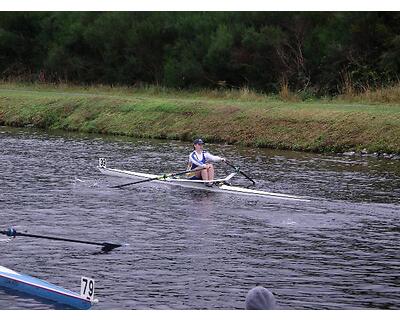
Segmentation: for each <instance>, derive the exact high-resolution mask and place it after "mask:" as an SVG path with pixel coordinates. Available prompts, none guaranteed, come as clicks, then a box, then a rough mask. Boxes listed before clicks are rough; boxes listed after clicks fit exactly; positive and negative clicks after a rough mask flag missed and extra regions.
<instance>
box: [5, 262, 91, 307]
mask: <svg viewBox="0 0 400 320" xmlns="http://www.w3.org/2000/svg"><path fill="white" fill-rule="evenodd" d="M82 280H84V281H86V284H87V286H86V287H85V288H84V289H85V291H87V292H89V290H87V289H89V284H90V296H91V297H93V294H94V282H93V280H92V279H88V278H82ZM0 287H4V288H7V289H12V290H16V291H19V292H22V293H25V294H29V295H32V296H36V297H40V298H44V299H47V300H51V301H54V302H57V303H60V304H63V305H67V306H69V307H71V308H74V309H81V310H85V309H90V308H91V307H92V304H93V303H95V302H96V300H92V299H91V298H90V297H89V296H88V295H86V296H85V295H82V287H83V286H81V295H79V294H77V293H75V292H73V291H70V290H67V289H64V288H62V287H59V286H56V285H54V284H51V283H49V282H47V281H44V280H40V279H38V278H34V277H31V276H28V275H24V274H21V273H18V272H16V271H14V270H11V269H8V268H6V267H3V266H0Z"/></svg>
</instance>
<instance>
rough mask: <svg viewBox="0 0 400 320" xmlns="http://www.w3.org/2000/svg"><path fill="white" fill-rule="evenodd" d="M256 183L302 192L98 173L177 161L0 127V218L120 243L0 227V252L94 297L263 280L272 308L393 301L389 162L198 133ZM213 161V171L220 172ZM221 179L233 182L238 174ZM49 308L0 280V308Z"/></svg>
mask: <svg viewBox="0 0 400 320" xmlns="http://www.w3.org/2000/svg"><path fill="white" fill-rule="evenodd" d="M206 146H207V148H208V150H209V151H211V152H212V153H214V154H217V155H221V156H224V157H226V158H228V159H230V160H231V161H232V162H234V163H235V164H237V165H239V166H240V168H241V169H242V170H243V171H245V172H247V173H248V174H249V175H250V176H251V177H253V178H254V179H255V180H256V181H257V188H259V189H263V190H267V191H273V192H283V193H289V194H294V195H300V196H305V197H308V198H310V199H312V201H311V202H308V203H304V202H292V201H284V200H272V199H270V200H268V199H263V200H257V199H250V198H247V197H239V196H235V195H227V194H221V193H211V192H204V191H201V190H200V191H199V190H190V189H186V188H180V187H176V186H175V187H169V186H165V185H160V184H150V183H149V184H142V185H136V186H132V187H130V188H126V189H125V190H119V189H110V188H108V186H110V185H114V184H118V183H121V182H126V180H123V179H119V178H113V177H106V176H102V175H101V174H100V172H99V171H98V170H97V169H96V166H97V159H98V158H99V157H104V158H107V159H108V166H109V167H114V168H124V169H129V170H134V171H140V172H148V173H168V172H174V171H181V170H184V169H185V167H186V161H187V156H188V154H189V152H190V151H191V145H190V144H187V143H182V142H177V141H159V140H137V139H136V140H135V139H131V138H124V137H111V136H99V135H82V134H68V133H46V132H42V131H37V130H27V129H11V128H7V127H0V180H1V184H0V205H1V213H0V218H1V220H0V221H1V223H0V228H1V229H6V228H7V227H9V226H14V227H16V228H17V230H19V231H27V232H31V233H35V234H40V233H43V234H46V235H53V236H61V237H70V238H76V239H83V240H89V241H99V242H103V241H109V242H121V243H128V244H129V246H126V247H122V248H119V249H116V250H114V251H112V252H110V253H108V254H99V252H100V249H99V248H97V247H92V246H88V245H79V244H70V243H63V242H51V241H48V240H41V239H30V238H25V239H24V238H16V239H14V240H12V241H10V242H5V241H4V240H6V238H5V237H2V238H0V250H1V251H0V252H1V254H0V265H3V266H5V267H8V268H11V269H14V270H16V271H19V272H21V273H27V274H30V275H32V276H36V277H39V278H41V279H45V280H48V281H50V282H52V283H54V284H57V285H61V286H63V287H65V288H68V289H71V290H74V291H79V289H80V276H81V275H85V276H89V277H93V278H94V279H95V280H96V295H97V298H98V299H99V300H100V303H99V304H97V305H96V306H95V307H94V309H242V308H243V307H244V300H245V296H246V293H247V291H248V290H249V289H251V288H252V287H254V286H255V285H257V284H260V285H263V286H265V287H267V288H269V289H270V290H271V291H272V292H273V293H274V294H275V296H276V299H277V302H278V304H279V307H280V308H282V309H360V308H362V309H365V308H379V309H386V308H388V309H398V308H399V307H400V302H399V301H400V259H399V258H400V254H399V249H398V247H399V235H400V215H399V208H400V200H399V199H400V197H399V196H400V182H399V181H400V162H399V161H395V160H387V159H373V158H352V157H339V156H337V155H318V154H307V153H297V152H285V151H272V150H266V149H252V148H239V147H235V146H228V145H217V144H207V145H206ZM230 172H231V170H230V168H229V167H227V166H225V165H223V164H220V165H217V173H218V176H221V177H222V176H224V175H226V174H228V173H230ZM234 182H235V183H237V184H242V185H246V184H247V181H246V180H245V179H244V178H243V177H238V178H235V181H234ZM54 308H63V307H62V306H57V305H54V304H48V303H46V302H45V301H41V300H37V299H32V298H31V297H28V296H21V295H17V294H15V293H14V292H9V291H7V292H6V291H4V290H0V309H54Z"/></svg>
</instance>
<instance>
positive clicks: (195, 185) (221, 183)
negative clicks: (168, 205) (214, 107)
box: [97, 158, 310, 201]
mask: <svg viewBox="0 0 400 320" xmlns="http://www.w3.org/2000/svg"><path fill="white" fill-rule="evenodd" d="M97 168H98V169H99V170H100V172H101V173H102V174H105V175H108V176H114V177H121V178H129V179H133V180H140V179H154V180H153V181H152V182H157V183H163V184H169V185H178V186H181V187H186V188H192V189H201V190H206V191H211V192H223V193H231V194H236V195H242V196H243V195H244V196H254V197H262V198H269V199H279V200H289V201H310V200H309V199H305V198H304V197H301V196H294V195H289V194H284V193H274V192H267V191H262V190H254V189H248V188H243V187H238V186H232V185H229V181H230V180H231V179H232V178H233V177H234V176H235V175H236V172H234V173H231V174H230V175H228V176H227V177H225V178H222V179H215V180H209V181H204V180H190V179H179V178H175V177H171V178H165V179H164V178H160V177H162V176H159V175H154V174H148V173H141V172H134V171H128V170H120V169H112V168H108V167H107V166H106V161H105V159H104V158H101V159H99V166H98V167H97ZM205 183H212V187H209V186H206V185H205Z"/></svg>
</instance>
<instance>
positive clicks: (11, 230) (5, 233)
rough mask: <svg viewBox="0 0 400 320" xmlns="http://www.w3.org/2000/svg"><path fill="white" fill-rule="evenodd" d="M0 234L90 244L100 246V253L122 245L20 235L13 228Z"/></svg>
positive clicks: (0, 231) (26, 234) (20, 233)
mask: <svg viewBox="0 0 400 320" xmlns="http://www.w3.org/2000/svg"><path fill="white" fill-rule="evenodd" d="M0 234H4V235H6V236H9V237H14V238H15V237H17V236H18V237H30V238H39V239H49V240H56V241H67V242H75V243H84V244H91V245H96V246H101V247H102V248H101V251H104V252H109V251H111V250H113V249H115V248H118V247H121V246H122V244H115V243H109V242H102V243H100V242H92V241H83V240H75V239H66V238H56V237H49V236H42V235H37V234H29V233H22V232H17V230H15V229H13V228H9V229H8V230H5V231H2V230H0Z"/></svg>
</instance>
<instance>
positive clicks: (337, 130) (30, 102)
mask: <svg viewBox="0 0 400 320" xmlns="http://www.w3.org/2000/svg"><path fill="white" fill-rule="evenodd" d="M0 124H3V125H11V126H26V125H33V126H36V127H40V128H45V129H63V130H70V131H81V132H98V133H107V134H119V135H126V136H132V137H144V138H164V139H181V140H186V141H188V140H192V139H193V138H194V137H197V136H201V137H203V138H205V139H206V140H207V141H218V142H227V143H235V144H241V145H248V146H256V147H270V148H280V149H292V150H304V151H318V152H331V151H333V152H338V151H346V150H361V149H364V148H366V149H367V150H368V151H370V152H375V151H381V152H393V153H400V142H399V140H400V139H398V137H400V103H395V102H393V101H392V100H391V101H390V102H388V103H378V102H376V101H375V100H373V101H372V100H371V101H366V102H360V100H357V99H349V100H344V98H343V97H340V98H338V99H321V100H316V99H314V100H308V101H283V100H281V99H279V97H278V96H267V95H262V94H257V93H254V92H250V91H248V90H247V91H246V90H226V91H215V90H214V91H213V90H201V91H178V90H169V89H163V88H156V87H149V88H136V89H134V88H125V87H118V88H111V87H105V86H97V87H87V88H86V87H74V86H52V85H37V84H34V85H32V84H31V85H22V84H12V83H3V84H0Z"/></svg>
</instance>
